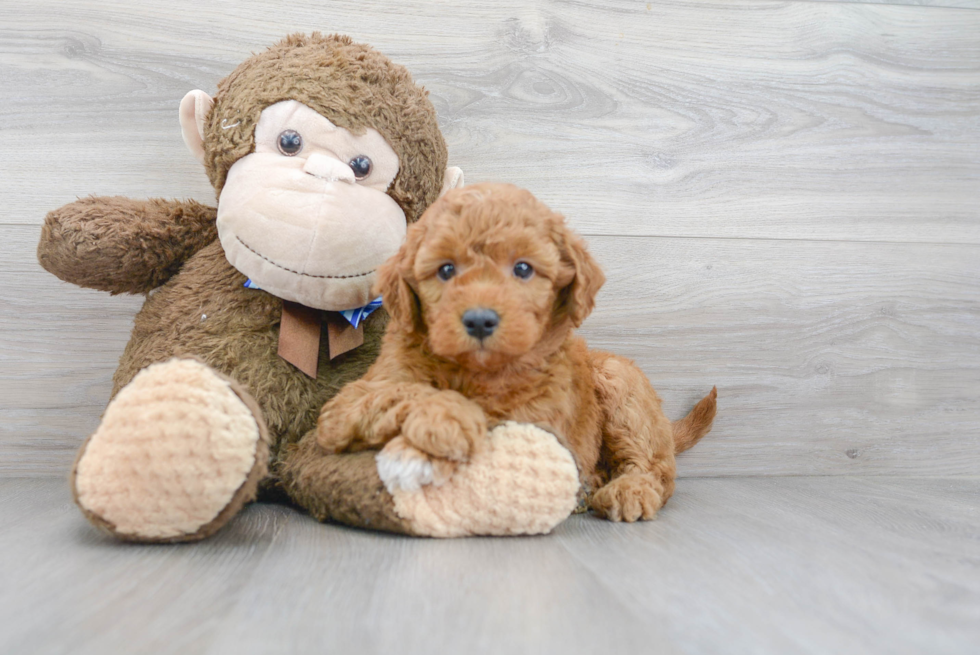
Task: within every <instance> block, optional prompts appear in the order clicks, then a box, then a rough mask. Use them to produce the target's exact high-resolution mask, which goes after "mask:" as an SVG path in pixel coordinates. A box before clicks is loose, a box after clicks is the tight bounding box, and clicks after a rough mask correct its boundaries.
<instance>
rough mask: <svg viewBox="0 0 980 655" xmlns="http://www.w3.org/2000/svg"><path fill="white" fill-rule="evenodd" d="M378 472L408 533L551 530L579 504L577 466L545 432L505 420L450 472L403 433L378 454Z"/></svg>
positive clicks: (457, 534)
mask: <svg viewBox="0 0 980 655" xmlns="http://www.w3.org/2000/svg"><path fill="white" fill-rule="evenodd" d="M376 461H377V466H378V474H379V475H380V477H381V479H382V481H383V482H384V483H385V488H386V489H387V490H388V492H389V493H390V494H391V496H392V499H393V500H394V507H395V512H396V513H397V514H398V516H399V517H401V518H402V519H403V520H405V521H406V522H407V523H408V526H409V528H408V529H409V531H410V532H412V533H414V534H418V535H425V536H430V537H462V536H467V535H516V534H542V533H547V532H550V531H551V530H552V529H553V528H554V527H555V526H556V525H558V524H559V523H561V522H562V521H564V520H565V519H566V518H567V517H568V515H569V514H571V513H572V510H574V509H575V505H576V503H577V494H578V490H579V477H578V468H577V467H576V465H575V461H574V459H573V458H572V455H571V453H569V452H568V450H566V449H565V448H564V447H563V446H562V445H560V444H559V443H558V440H557V439H556V438H555V437H554V435H552V434H551V433H549V432H546V431H545V430H542V429H541V428H538V427H535V426H533V425H527V424H523V423H514V422H507V423H504V424H502V425H499V426H497V427H496V428H494V429H493V430H491V431H490V435H489V439H488V446H487V447H486V448H485V449H483V450H482V451H481V452H479V453H477V454H475V455H474V456H473V457H472V458H471V459H470V461H469V462H466V463H465V464H460V465H458V466H456V467H455V471H453V470H452V465H449V468H447V467H446V464H447V463H446V462H442V461H439V460H432V459H430V458H429V456H428V455H426V454H424V453H422V452H420V451H418V450H416V449H415V448H413V447H411V446H409V445H408V443H406V442H405V440H404V439H403V438H402V437H398V438H396V439H394V440H392V441H391V442H389V443H388V445H387V446H385V448H384V449H383V450H382V451H381V452H379V453H378V455H377V457H376Z"/></svg>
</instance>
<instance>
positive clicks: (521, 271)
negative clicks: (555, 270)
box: [514, 262, 534, 280]
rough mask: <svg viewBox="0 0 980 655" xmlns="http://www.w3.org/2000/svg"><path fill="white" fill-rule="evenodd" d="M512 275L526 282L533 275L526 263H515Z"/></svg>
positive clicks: (531, 269)
mask: <svg viewBox="0 0 980 655" xmlns="http://www.w3.org/2000/svg"><path fill="white" fill-rule="evenodd" d="M514 275H516V276H517V277H519V278H521V279H522V280H526V279H528V278H529V277H531V276H532V275H534V268H532V267H531V265H530V264H528V263H527V262H517V263H516V264H514Z"/></svg>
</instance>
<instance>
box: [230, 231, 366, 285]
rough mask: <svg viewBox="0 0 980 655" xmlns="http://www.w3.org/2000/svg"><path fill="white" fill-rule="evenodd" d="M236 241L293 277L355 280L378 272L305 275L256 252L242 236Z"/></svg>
mask: <svg viewBox="0 0 980 655" xmlns="http://www.w3.org/2000/svg"><path fill="white" fill-rule="evenodd" d="M235 239H237V240H238V243H240V244H242V245H243V246H245V248H246V249H247V250H248V251H249V252H251V253H252V254H253V255H255V256H256V257H261V258H262V259H264V260H265V261H267V262H269V263H270V264H272V265H273V266H275V267H276V268H279V269H282V270H284V271H286V272H287V273H292V274H293V275H302V276H303V277H312V278H317V279H320V280H351V279H354V278H359V277H366V276H368V275H371V274H372V273H374V272H375V271H376V270H378V269H376V268H372V269H371V270H370V271H367V272H365V273H354V274H352V275H314V274H312V273H303V272H302V271H297V270H294V269H292V268H289V267H288V266H283V265H282V264H280V263H278V262H275V261H273V260H271V259H269V258H268V257H266V256H265V255H263V254H262V253H260V252H259V251H258V250H256V249H255V248H253V247H252V246H250V245H248V244H247V243H245V242H244V241H242V238H241V237H240V236H238V235H237V234H236V235H235Z"/></svg>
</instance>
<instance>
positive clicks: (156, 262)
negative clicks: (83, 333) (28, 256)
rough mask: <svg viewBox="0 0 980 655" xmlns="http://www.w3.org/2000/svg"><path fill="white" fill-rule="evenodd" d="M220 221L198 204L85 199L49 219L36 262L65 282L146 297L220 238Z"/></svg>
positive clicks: (53, 213)
mask: <svg viewBox="0 0 980 655" xmlns="http://www.w3.org/2000/svg"><path fill="white" fill-rule="evenodd" d="M215 215H216V210H215V209H214V208H213V207H207V206H205V205H201V204H199V203H197V202H194V201H193V200H187V201H179V200H162V199H153V200H131V199H129V198H122V197H119V196H115V197H97V196H92V197H89V198H83V199H82V200H78V201H76V202H73V203H71V204H68V205H65V206H64V207H62V208H60V209H56V210H54V211H53V212H51V213H49V214H48V215H47V217H45V219H44V227H43V228H42V230H41V241H40V243H39V244H38V246H37V258H38V261H39V262H40V263H41V266H43V267H44V269H45V270H47V271H49V272H51V273H53V274H54V275H56V276H57V277H59V278H61V279H62V280H64V281H66V282H71V283H73V284H77V285H79V286H83V287H89V288H92V289H99V290H101V291H109V292H112V293H147V292H148V291H151V290H153V289H155V288H157V287H158V286H160V285H161V284H163V283H164V282H166V281H167V280H169V279H170V278H171V277H172V276H173V275H174V274H175V273H177V271H178V270H180V267H181V265H183V263H184V262H185V261H187V260H188V259H189V258H190V257H191V256H192V255H193V254H194V253H196V252H197V251H198V250H200V249H201V248H203V247H204V246H206V245H207V244H209V243H211V242H212V241H214V240H215V239H216V238H217V236H218V233H217V229H216V227H215Z"/></svg>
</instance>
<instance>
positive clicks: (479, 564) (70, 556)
mask: <svg viewBox="0 0 980 655" xmlns="http://www.w3.org/2000/svg"><path fill="white" fill-rule="evenodd" d="M978 497H980V481H978V480H976V479H959V480H935V479H916V480H908V479H903V478H894V477H876V478H870V479H868V478H857V477H850V476H842V477H834V478H830V477H797V478H749V477H746V478H739V479H700V478H698V479H694V478H692V479H687V480H683V481H682V484H681V485H680V486H679V489H678V493H677V495H676V496H675V497H674V498H673V499H671V501H670V503H669V504H668V506H667V507H666V508H665V509H664V511H663V513H662V514H661V516H660V517H659V518H658V519H657V520H656V521H653V522H650V523H646V524H642V525H629V526H627V525H614V524H610V523H607V522H605V521H601V520H599V519H595V518H592V517H588V516H578V517H574V518H572V519H570V520H569V521H567V522H566V523H565V524H563V525H562V526H561V527H560V528H559V529H558V530H557V531H556V532H555V533H554V534H552V535H550V536H545V537H530V538H509V539H499V538H498V539H463V540H446V541H439V540H426V539H410V538H403V537H397V536H388V535H378V534H371V533H367V532H361V531H357V530H351V529H348V528H344V527H338V526H330V525H327V526H325V525H321V524H318V523H316V522H315V521H313V520H312V519H310V518H309V517H307V516H304V515H302V514H300V513H298V512H296V511H293V510H292V509H288V508H285V507H279V506H273V505H263V506H253V507H251V508H249V509H248V510H247V511H246V512H245V513H244V515H242V516H240V517H238V518H237V519H236V520H235V522H234V523H233V524H232V525H231V526H229V528H228V529H226V530H225V531H223V532H222V533H220V534H219V535H218V536H217V537H216V538H214V539H211V540H209V541H207V542H204V543H200V544H194V545H179V546H132V545H123V544H119V543H116V542H114V541H112V540H110V539H109V538H107V537H104V536H102V535H101V533H99V532H97V531H96V530H95V529H94V528H92V527H91V526H89V525H88V524H87V523H86V522H85V520H84V519H83V518H81V516H79V514H78V512H77V511H76V510H75V508H74V506H73V505H72V504H71V500H70V497H69V494H68V492H67V489H66V488H65V484H64V483H63V482H61V481H57V480H36V479H34V480H32V479H16V480H5V481H0V525H3V526H4V529H3V531H2V532H0V552H2V553H3V557H2V558H0V617H2V619H0V621H2V626H3V629H2V630H0V652H2V653H11V654H13V653H62V652H64V653H73V654H82V653H99V654H102V653H116V652H119V653H148V652H153V653H181V654H182V655H193V654H196V653H229V654H235V655H247V654H251V653H314V652H332V653H361V654H364V655H368V654H371V653H378V654H386V653H406V654H408V653H490V652H494V653H538V654H545V653H549V654H550V653H555V654H556V655H574V654H578V653H755V654H760V653H774V654H776V653H778V654H784V653H834V654H836V655H844V654H848V653H889V654H891V655H895V654H902V653H929V654H930V655H936V654H941V653H976V652H977V644H980V516H978V512H980V510H978V508H977V498H978Z"/></svg>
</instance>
